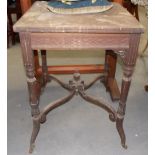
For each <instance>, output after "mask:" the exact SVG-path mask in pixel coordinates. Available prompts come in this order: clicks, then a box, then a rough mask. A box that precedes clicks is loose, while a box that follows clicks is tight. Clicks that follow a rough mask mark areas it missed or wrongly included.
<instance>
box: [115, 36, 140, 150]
mask: <svg viewBox="0 0 155 155" xmlns="http://www.w3.org/2000/svg"><path fill="white" fill-rule="evenodd" d="M139 38H140V36H139V35H138V34H137V35H135V34H134V35H131V38H130V46H129V47H130V48H129V50H128V51H127V52H126V54H125V55H124V56H122V60H123V63H124V66H123V79H122V86H121V96H120V102H119V107H118V110H117V120H116V128H117V131H118V133H119V135H120V138H121V144H122V146H123V147H124V148H127V145H126V137H125V133H124V129H123V121H124V116H125V109H126V101H127V96H128V92H129V88H130V84H131V77H132V74H133V70H134V66H135V63H136V59H137V55H138V45H139Z"/></svg>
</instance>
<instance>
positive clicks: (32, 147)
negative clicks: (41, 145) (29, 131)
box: [29, 143, 35, 153]
mask: <svg viewBox="0 0 155 155" xmlns="http://www.w3.org/2000/svg"><path fill="white" fill-rule="evenodd" d="M34 148H35V144H34V143H33V144H31V145H30V148H29V153H33V150H34Z"/></svg>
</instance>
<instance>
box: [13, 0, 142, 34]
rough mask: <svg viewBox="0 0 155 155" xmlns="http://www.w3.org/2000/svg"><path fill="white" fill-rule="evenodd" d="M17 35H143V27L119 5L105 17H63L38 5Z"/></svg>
mask: <svg viewBox="0 0 155 155" xmlns="http://www.w3.org/2000/svg"><path fill="white" fill-rule="evenodd" d="M13 28H14V31H15V32H22V31H26V32H79V33H82V32H83V33H142V32H143V26H142V25H141V24H140V23H139V22H138V21H137V20H136V18H135V17H133V16H132V15H131V14H130V13H129V12H128V11H127V10H126V9H124V8H123V7H122V6H120V5H119V4H117V3H113V7H112V8H111V9H110V10H108V11H105V12H102V13H93V14H79V15H62V14H54V13H52V12H50V11H49V10H48V9H47V2H45V1H37V2H35V3H34V4H33V6H32V7H31V8H30V9H29V10H28V11H27V12H26V13H25V14H24V15H23V16H22V17H21V18H20V19H19V20H18V21H17V22H16V23H15V25H14V27H13Z"/></svg>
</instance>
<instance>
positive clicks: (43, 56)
mask: <svg viewBox="0 0 155 155" xmlns="http://www.w3.org/2000/svg"><path fill="white" fill-rule="evenodd" d="M41 59H42V79H43V87H45V85H46V83H47V82H48V81H49V78H48V68H47V58H46V50H41Z"/></svg>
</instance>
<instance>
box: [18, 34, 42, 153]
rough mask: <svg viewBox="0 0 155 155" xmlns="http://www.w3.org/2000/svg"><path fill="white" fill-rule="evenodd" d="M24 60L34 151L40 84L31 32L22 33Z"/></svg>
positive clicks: (38, 124)
mask: <svg viewBox="0 0 155 155" xmlns="http://www.w3.org/2000/svg"><path fill="white" fill-rule="evenodd" d="M20 43H21V48H22V55H23V62H24V67H25V71H26V76H27V84H28V91H29V97H30V106H31V114H32V117H33V131H32V135H31V141H30V151H29V152H30V153H31V152H32V151H33V147H34V143H35V140H36V137H37V135H38V132H39V129H40V122H39V114H40V109H39V96H40V84H39V82H38V81H37V80H36V77H35V67H34V55H33V52H32V49H31V36H30V34H29V33H26V32H21V33H20Z"/></svg>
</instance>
